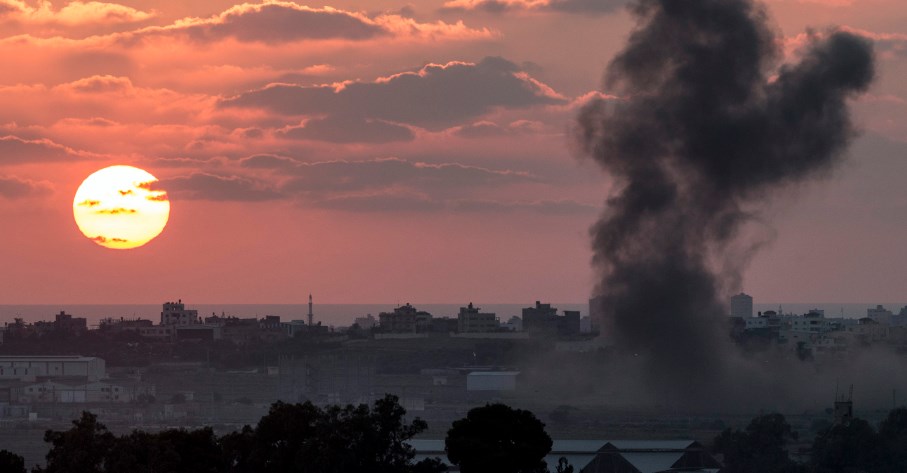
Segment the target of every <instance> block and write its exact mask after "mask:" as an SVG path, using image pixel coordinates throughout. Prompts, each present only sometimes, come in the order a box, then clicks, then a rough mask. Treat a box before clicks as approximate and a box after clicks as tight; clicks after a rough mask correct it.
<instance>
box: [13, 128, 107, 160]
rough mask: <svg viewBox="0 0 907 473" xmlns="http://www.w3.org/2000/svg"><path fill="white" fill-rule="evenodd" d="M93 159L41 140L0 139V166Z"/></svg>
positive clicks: (87, 154)
mask: <svg viewBox="0 0 907 473" xmlns="http://www.w3.org/2000/svg"><path fill="white" fill-rule="evenodd" d="M91 157H93V156H92V155H91V154H90V153H87V152H84V151H78V150H75V149H72V148H69V147H67V146H63V145H61V144H58V143H54V142H53V141H51V140H49V139H46V138H41V139H34V140H26V139H22V138H19V137H17V136H12V135H7V136H3V137H0V165H11V164H24V163H31V162H44V161H68V160H78V159H85V158H91Z"/></svg>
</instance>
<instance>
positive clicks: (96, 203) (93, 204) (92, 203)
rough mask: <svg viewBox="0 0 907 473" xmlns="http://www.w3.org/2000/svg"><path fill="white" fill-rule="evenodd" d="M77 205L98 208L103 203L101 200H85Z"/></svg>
mask: <svg viewBox="0 0 907 473" xmlns="http://www.w3.org/2000/svg"><path fill="white" fill-rule="evenodd" d="M76 205H79V206H81V207H97V206H99V205H101V201H100V200H83V201H82V202H79V203H78V204H76Z"/></svg>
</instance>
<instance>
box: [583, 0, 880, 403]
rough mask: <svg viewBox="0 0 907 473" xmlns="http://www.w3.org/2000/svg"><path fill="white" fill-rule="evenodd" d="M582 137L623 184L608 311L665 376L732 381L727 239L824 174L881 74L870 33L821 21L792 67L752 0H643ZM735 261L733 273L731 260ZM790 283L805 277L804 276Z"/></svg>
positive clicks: (610, 257) (600, 258)
mask: <svg viewBox="0 0 907 473" xmlns="http://www.w3.org/2000/svg"><path fill="white" fill-rule="evenodd" d="M630 8H631V10H632V12H633V13H634V14H635V16H636V17H637V19H638V26H637V28H636V30H635V31H634V32H633V33H632V35H631V36H630V39H629V42H628V44H627V46H626V48H625V49H624V50H623V51H622V52H620V53H619V54H618V55H617V57H616V58H615V59H614V60H613V61H612V62H611V63H610V65H609V66H608V69H607V72H606V75H605V90H606V91H607V92H608V93H609V94H616V95H617V96H619V97H621V98H622V99H621V100H619V101H617V102H613V101H612V102H609V103H606V102H604V101H596V102H592V103H590V104H589V105H587V106H586V107H585V108H584V109H583V110H582V111H581V113H580V115H579V117H578V124H577V127H576V137H577V139H578V141H579V146H580V148H581V149H582V151H583V152H584V154H586V155H588V156H590V157H592V158H593V159H594V160H595V161H597V162H598V163H599V164H600V165H601V166H602V167H603V168H604V169H605V170H606V171H607V172H608V173H609V174H610V175H611V177H612V178H613V180H614V181H615V183H616V186H617V187H616V189H617V190H616V191H615V192H614V193H613V194H612V196H611V197H610V198H609V199H608V200H607V206H606V209H605V211H604V213H603V215H602V217H601V219H600V220H599V221H598V222H597V223H596V224H595V225H594V226H593V228H592V230H591V233H592V236H593V247H594V252H595V256H594V261H593V263H594V265H595V267H596V269H597V270H599V271H600V275H601V277H600V280H599V284H598V287H597V292H598V295H599V296H600V298H599V299H598V300H599V302H600V310H602V311H603V314H604V315H605V317H606V320H609V321H610V323H611V324H613V327H611V328H612V329H613V331H614V332H613V339H614V341H615V342H616V343H617V344H618V346H620V347H622V348H624V349H626V350H629V352H630V353H638V354H639V356H642V357H644V359H645V360H646V365H645V366H646V367H647V371H648V375H649V377H648V380H649V381H654V382H655V384H654V385H653V386H652V387H657V388H658V389H665V390H670V391H672V392H673V393H674V394H673V395H674V396H683V395H687V396H688V397H690V398H695V397H697V396H700V395H701V394H703V393H705V392H714V391H715V390H720V389H721V387H722V383H723V382H725V381H726V380H727V378H725V377H724V376H723V373H722V371H723V369H724V366H725V364H724V358H725V357H726V356H728V352H727V350H726V346H725V344H726V339H727V336H726V333H727V330H726V327H725V325H724V324H723V321H725V320H726V319H727V314H726V310H727V309H726V304H725V303H724V298H725V296H726V295H727V291H728V290H729V289H732V288H730V287H729V286H733V285H734V284H735V283H736V282H737V281H739V277H740V271H741V270H742V267H743V263H745V258H743V259H740V260H738V259H736V258H738V257H740V255H739V254H737V252H732V251H730V249H731V248H733V247H735V245H736V244H739V243H740V233H741V229H742V227H743V225H744V224H746V223H747V222H750V221H752V219H753V218H755V216H756V215H758V211H759V210H760V208H761V207H762V205H763V202H764V201H765V200H766V199H767V198H768V197H769V196H770V195H771V194H773V193H774V192H775V191H776V190H782V189H784V188H786V187H790V186H791V185H792V184H796V183H798V182H802V181H804V180H809V179H813V178H816V177H820V176H822V175H823V174H826V173H827V172H828V171H829V170H831V169H832V168H833V167H834V166H835V164H836V163H838V162H839V161H840V160H841V158H842V154H843V152H844V151H845V149H846V147H847V145H848V143H849V141H850V140H851V139H852V138H853V137H854V135H855V130H854V126H853V124H852V122H851V119H850V114H849V111H848V106H847V100H848V99H849V98H850V97H852V96H854V95H855V94H858V93H859V92H862V91H865V90H866V89H867V87H868V86H869V85H870V83H871V82H872V80H873V75H874V66H873V63H874V61H873V52H872V46H871V44H870V43H869V42H868V41H866V40H864V39H862V38H859V37H857V36H854V35H852V34H848V33H845V32H841V31H829V32H826V33H821V34H819V33H814V34H812V35H811V37H810V40H809V42H808V44H807V45H806V46H805V47H804V49H803V50H802V51H801V52H800V54H799V59H798V60H797V61H796V62H794V63H790V64H780V60H781V56H782V53H781V48H780V38H779V36H778V35H776V33H775V32H774V30H773V29H772V28H771V26H770V24H769V21H768V19H767V15H766V13H765V11H764V10H763V8H762V7H761V6H759V5H758V4H756V3H754V2H753V1H751V0H637V1H636V2H634V3H633V4H632V5H631V7H630ZM729 268H730V269H729ZM792 283H794V282H793V281H792Z"/></svg>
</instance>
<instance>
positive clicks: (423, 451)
mask: <svg viewBox="0 0 907 473" xmlns="http://www.w3.org/2000/svg"><path fill="white" fill-rule="evenodd" d="M407 443H408V444H409V445H411V446H412V447H413V448H414V449H415V451H416V456H415V457H414V458H413V460H414V461H421V460H424V459H426V458H434V457H439V458H440V459H441V461H442V462H443V463H444V464H445V465H447V466H448V467H450V466H451V465H450V463H448V461H447V456H446V455H445V450H444V440H443V439H438V440H436V439H411V440H409V441H408V442H407ZM561 458H565V459H567V461H568V462H569V463H570V465H571V466H572V467H573V468H574V470H573V471H575V472H577V473H668V472H687V473H696V472H700V473H701V472H709V473H715V472H718V471H719V470H720V469H721V464H720V463H719V462H718V461H717V460H716V459H715V458H714V457H712V456H711V455H710V454H709V453H708V451H707V450H706V448H705V447H704V446H703V445H702V444H700V443H698V442H696V441H693V440H610V441H607V440H560V439H554V440H553V441H552V445H551V451H550V452H549V453H548V455H546V456H545V462H546V463H547V464H548V468H549V470H550V471H554V470H555V468H556V467H557V464H558V460H559V459H561ZM452 471H454V470H452Z"/></svg>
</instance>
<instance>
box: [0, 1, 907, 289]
mask: <svg viewBox="0 0 907 473" xmlns="http://www.w3.org/2000/svg"><path fill="white" fill-rule="evenodd" d="M0 3H2V4H3V5H4V6H6V8H4V9H2V11H3V13H2V15H0V57H2V58H4V61H5V63H6V65H7V67H6V68H5V71H4V73H3V74H2V75H0V96H2V97H4V100H5V103H6V104H7V106H6V107H5V110H4V112H2V116H0V218H2V220H3V221H4V222H6V224H5V225H4V228H5V230H6V231H3V232H0V245H2V246H3V247H4V248H5V249H6V250H5V251H4V261H5V263H6V264H5V271H3V273H2V276H0V300H2V301H4V302H5V303H9V304H42V303H61V304H98V303H109V304H118V303H119V304H122V303H136V302H143V303H156V302H157V301H158V300H159V299H161V297H162V295H169V294H179V295H180V296H181V297H182V298H183V299H185V300H193V301H204V302H206V303H213V302H222V303H225V304H228V303H250V304H254V303H268V302H272V303H305V301H306V298H307V296H308V294H309V293H315V294H317V295H318V297H319V299H320V300H321V301H323V302H324V303H375V302H383V301H395V300H405V299H408V298H409V299H413V300H419V301H433V302H456V301H467V300H469V299H472V300H481V301H511V302H518V301H522V300H526V301H531V300H535V299H541V300H547V301H577V302H581V301H585V300H586V299H588V297H589V296H590V295H591V294H592V292H593V288H594V285H595V283H596V277H595V275H594V272H593V270H592V269H591V267H590V260H591V258H592V251H591V243H590V237H589V228H590V226H591V225H592V224H593V222H595V221H596V219H597V218H598V216H599V214H600V212H601V211H602V209H603V207H604V204H603V203H604V200H605V199H606V198H607V196H608V195H609V193H610V192H611V191H612V188H611V187H610V186H611V183H610V180H609V178H608V177H607V176H606V175H605V174H604V173H602V172H601V171H600V170H599V169H598V168H597V166H596V165H595V163H593V162H591V160H589V159H583V158H579V157H578V155H579V153H578V152H577V151H576V150H574V149H571V148H572V146H573V145H572V143H571V139H570V136H569V131H570V127H571V124H572V123H573V120H574V119H575V116H576V115H577V113H578V111H579V109H580V108H581V106H582V105H583V104H585V103H587V102H588V100H590V99H592V98H595V97H600V98H603V99H604V100H605V101H606V102H608V101H610V102H614V101H619V99H620V98H617V97H613V96H611V95H609V92H610V91H609V90H608V89H603V88H602V84H601V82H602V74H603V72H604V69H605V66H606V64H607V63H608V62H609V61H610V60H611V59H612V57H613V56H614V54H615V53H617V52H618V51H619V50H620V49H621V48H622V47H623V45H624V42H625V40H626V38H627V36H628V34H629V33H630V31H631V29H632V25H633V20H632V18H631V16H630V15H629V14H628V13H626V12H625V11H624V9H623V5H622V4H621V2H616V1H615V2H610V1H603V2H598V3H595V2H574V1H570V0H563V1H561V2H523V1H510V2H501V3H500V4H498V3H497V2H468V1H446V2H445V1H443V0H437V1H417V2H407V3H404V2H391V1H375V2H369V3H368V4H367V5H364V4H363V3H362V2H352V1H338V2H332V3H330V4H327V5H326V6H322V5H311V6H310V7H305V6H303V4H302V3H293V2H265V3H249V4H238V3H237V2H227V1H215V2H200V3H193V4H183V3H182V2H172V1H145V0H132V1H123V2H120V3H97V2H91V3H82V2H72V3H67V2H56V1H55V2H42V3H37V2H18V1H11V0H10V1H5V2H0ZM494 5H498V6H502V5H503V6H504V7H506V8H497V9H496V8H493V7H494ZM767 7H768V9H769V13H770V15H771V17H772V21H773V24H774V25H775V26H776V27H777V28H778V29H779V30H780V36H779V37H781V38H783V41H784V48H783V49H784V52H785V55H786V57H787V58H794V57H796V49H797V47H798V46H799V45H802V44H804V43H805V42H806V33H805V31H806V28H808V27H812V28H816V30H815V31H817V32H818V33H817V34H820V35H821V34H824V32H825V31H826V28H828V27H829V26H835V25H836V26H839V27H841V28H842V29H845V30H848V31H851V32H853V33H855V34H856V35H858V36H863V37H866V38H869V39H872V40H873V41H874V43H875V49H876V55H877V58H878V66H877V68H878V74H877V76H878V78H877V81H876V83H875V84H874V85H873V87H872V88H871V89H870V91H869V93H868V94H867V95H865V96H862V97H860V98H857V99H855V100H854V101H853V109H854V112H855V113H854V116H855V122H856V125H857V127H858V128H859V129H860V130H861V132H862V134H861V136H860V137H859V138H857V139H856V140H855V141H854V143H853V145H852V147H851V149H850V150H849V151H848V152H847V155H848V159H846V160H845V161H844V164H843V166H840V167H839V168H837V169H836V170H835V171H833V173H832V174H831V175H828V176H825V178H824V179H821V180H819V181H817V182H810V183H809V184H807V185H805V186H802V188H799V189H794V190H791V189H784V190H780V191H779V192H778V193H779V194H781V195H779V196H771V197H777V200H776V201H775V203H774V205H772V206H770V207H769V208H768V210H767V211H766V212H765V214H764V215H763V216H762V217H761V218H760V219H759V222H760V223H759V224H757V225H753V226H751V227H748V228H747V229H746V231H747V232H748V234H749V240H748V241H755V242H757V243H760V244H761V243H764V247H762V248H761V249H760V251H758V252H756V253H755V256H754V257H753V259H752V262H751V265H750V266H749V268H748V269H747V270H746V271H745V272H744V279H743V281H741V287H737V288H731V289H730V293H729V294H728V296H730V295H731V294H734V293H736V292H739V291H740V290H743V291H745V292H746V293H748V294H753V295H755V296H756V297H757V300H762V301H768V300H777V301H811V300H812V301H830V302H842V303H844V302H872V301H877V302H879V303H887V302H891V301H898V300H902V299H903V296H902V294H903V293H902V291H903V285H902V283H901V281H903V279H904V277H905V276H907V256H905V255H903V254H901V253H900V252H899V251H898V249H899V247H900V246H899V245H900V244H901V238H899V236H900V234H902V233H903V230H904V222H902V221H900V216H901V215H903V209H904V206H905V205H907V201H905V200H904V199H905V198H904V195H903V192H902V191H901V190H900V187H899V186H900V177H901V176H902V175H904V172H905V171H907V161H905V160H904V156H907V153H905V151H907V144H905V143H904V137H905V136H907V134H905V133H904V132H905V129H904V125H903V124H904V123H907V121H905V120H904V118H907V105H905V104H907V101H905V100H907V86H905V85H904V84H902V83H901V81H899V80H898V79H899V78H900V77H902V76H903V72H905V66H907V56H905V55H904V50H905V49H907V48H905V46H907V27H905V25H907V22H905V21H904V19H905V17H907V7H905V6H904V5H903V4H902V3H899V2H895V1H892V0H873V1H846V0H843V1H842V0H832V1H819V0H816V1H795V0H773V1H770V2H768V3H767ZM496 10H500V11H496ZM299 25H304V26H306V28H299V27H298V26H299ZM114 164H127V165H133V166H137V167H140V168H142V169H145V170H147V171H149V172H151V173H152V174H153V175H154V176H156V177H157V178H159V179H160V180H161V181H160V184H161V188H162V189H164V190H166V191H167V193H168V195H169V199H170V202H171V205H172V209H171V214H170V222H169V223H168V224H167V227H166V228H165V229H164V231H163V233H161V235H160V236H158V237H157V238H156V239H155V240H153V241H151V242H150V243H149V244H147V245H146V246H144V247H141V248H138V249H134V250H110V249H106V248H102V247H99V246H97V245H95V244H94V243H92V242H91V241H89V240H88V239H86V238H85V237H84V236H83V235H82V234H81V233H80V232H79V229H78V227H77V226H76V224H75V222H74V221H73V217H72V203H73V196H74V195H75V193H76V189H77V188H78V186H79V184H80V183H81V182H82V180H83V179H85V178H86V177H88V175H89V174H91V173H93V172H95V171H96V170H98V169H101V168H103V167H106V166H109V165H114ZM792 194H793V195H794V197H796V198H795V199H791V198H790V197H791V195H792Z"/></svg>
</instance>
